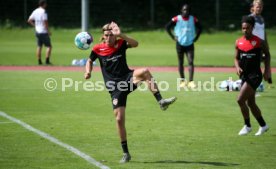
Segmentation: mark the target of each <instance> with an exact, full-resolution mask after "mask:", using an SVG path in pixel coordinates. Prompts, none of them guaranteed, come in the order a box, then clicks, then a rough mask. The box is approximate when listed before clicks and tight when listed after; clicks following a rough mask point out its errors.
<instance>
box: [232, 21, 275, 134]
mask: <svg viewBox="0 0 276 169" xmlns="http://www.w3.org/2000/svg"><path fill="white" fill-rule="evenodd" d="M254 25H255V20H254V18H253V17H252V16H244V17H243V18H242V33H243V36H242V37H241V38H239V39H238V40H237V41H236V54H235V60H234V62H235V67H236V70H237V74H238V75H239V76H240V79H241V80H242V87H241V89H240V94H239V96H238V99H237V102H238V104H239V106H240V109H241V112H242V115H243V118H244V123H245V125H244V127H243V128H242V129H241V130H240V132H239V135H246V134H248V133H249V132H250V131H251V130H252V129H251V124H250V117H249V108H250V110H251V112H252V114H253V115H254V117H255V118H256V120H257V121H258V123H259V125H260V128H259V130H258V132H257V133H256V134H255V135H256V136H259V135H262V134H263V133H264V132H266V131H267V130H268V126H267V124H266V122H265V120H264V119H263V117H262V114H261V110H260V109H259V107H258V106H257V104H256V101H255V93H256V89H257V88H258V86H259V85H260V83H261V82H262V78H263V76H264V79H265V80H266V81H267V80H268V79H269V78H270V77H271V69H270V54H269V51H268V49H267V45H265V42H264V41H263V40H261V39H260V38H258V37H257V36H255V35H253V34H252V31H253V27H254ZM262 52H263V53H264V54H265V56H266V57H265V61H264V63H265V69H264V74H263V75H262V71H261V68H260V64H261V63H260V62H261V57H262Z"/></svg>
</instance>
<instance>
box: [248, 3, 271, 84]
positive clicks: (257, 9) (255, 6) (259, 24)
mask: <svg viewBox="0 0 276 169" xmlns="http://www.w3.org/2000/svg"><path fill="white" fill-rule="evenodd" d="M250 11H251V14H250V16H253V17H254V19H255V25H254V29H253V32H252V33H253V35H255V36H258V37H259V38H260V39H262V40H264V42H265V45H266V46H267V48H268V52H269V45H268V41H267V36H266V31H265V21H264V18H263V17H262V15H261V14H262V11H263V1H262V0H254V1H253V3H252V6H251V9H250ZM262 59H264V58H262ZM268 83H269V87H271V84H272V78H270V79H268Z"/></svg>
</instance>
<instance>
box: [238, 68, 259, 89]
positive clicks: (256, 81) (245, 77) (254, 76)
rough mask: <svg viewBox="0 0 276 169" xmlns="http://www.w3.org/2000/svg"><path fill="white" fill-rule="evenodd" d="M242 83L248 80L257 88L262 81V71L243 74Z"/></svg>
mask: <svg viewBox="0 0 276 169" xmlns="http://www.w3.org/2000/svg"><path fill="white" fill-rule="evenodd" d="M240 78H241V80H242V85H243V84H244V82H247V83H248V84H249V85H250V86H251V87H252V88H253V89H254V90H256V89H257V88H258V87H259V86H260V84H261V83H262V79H263V75H262V72H254V73H249V74H247V75H241V77H240Z"/></svg>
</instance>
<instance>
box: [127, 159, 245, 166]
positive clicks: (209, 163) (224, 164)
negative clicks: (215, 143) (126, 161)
mask: <svg viewBox="0 0 276 169" xmlns="http://www.w3.org/2000/svg"><path fill="white" fill-rule="evenodd" d="M132 162H136V161H132ZM137 163H145V164H152V163H159V164H162V163H165V164H170V163H171V164H205V165H213V166H225V167H226V166H238V165H240V164H235V163H223V162H208V161H184V160H183V161H182V160H178V161H173V160H163V161H152V162H150V161H149V162H147V161H145V162H137Z"/></svg>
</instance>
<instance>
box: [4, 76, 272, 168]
mask: <svg viewBox="0 0 276 169" xmlns="http://www.w3.org/2000/svg"><path fill="white" fill-rule="evenodd" d="M153 75H154V76H155V78H156V80H157V81H162V80H165V81H168V82H169V84H170V89H169V90H168V91H166V92H162V94H163V96H164V97H170V96H177V97H178V100H177V101H176V103H175V104H174V105H172V106H171V107H170V108H169V109H168V110H167V111H165V112H163V111H161V110H160V108H159V106H158V105H157V103H156V101H155V99H154V97H153V96H152V94H151V93H150V92H149V91H144V92H143V91H135V92H134V93H132V94H130V95H129V97H128V104H127V111H126V127H127V131H128V142H129V149H130V152H131V154H132V157H133V159H132V161H131V162H130V163H128V164H123V165H121V164H119V163H118V161H119V159H120V158H121V155H122V150H121V147H120V143H119V138H118V135H117V131H116V127H115V119H114V115H113V113H112V107H111V101H110V97H109V94H108V93H107V92H106V91H102V92H100V91H93V92H88V91H84V90H83V89H82V87H81V85H79V91H75V89H74V88H68V89H66V90H65V91H61V86H58V87H57V89H56V90H55V91H53V92H49V91H46V90H45V89H44V81H45V80H46V79H47V78H55V79H56V80H57V82H58V84H59V85H60V83H61V79H62V78H72V79H73V80H74V81H82V82H84V80H83V72H54V71H37V72H33V71H23V72H20V71H0V77H1V80H0V100H1V102H0V110H1V111H3V112H5V113H7V114H9V115H11V116H13V117H15V118H17V119H20V120H21V121H24V122H26V123H28V124H29V125H31V126H33V127H35V128H37V129H39V130H41V131H44V132H46V133H48V134H50V135H52V136H53V137H55V138H58V139H59V140H61V141H63V142H65V143H67V144H69V145H71V146H73V147H75V148H78V149H79V150H81V151H82V152H85V153H86V154H88V155H90V156H92V157H93V158H95V159H96V160H98V161H100V162H102V163H103V164H104V165H107V166H109V167H110V168H112V169H128V168H129V169H130V168H131V169H168V168H170V169H183V168H195V169H198V168H204V169H216V168H217V169H221V168H225V169H226V168H227V169H228V168H242V169H248V168H251V169H255V168H256V169H259V168H266V169H273V168H275V167H276V165H275V159H276V142H275V140H276V139H275V138H276V127H275V124H276V121H275V119H276V114H275V108H276V107H275V97H276V88H272V89H265V92H262V93H260V94H261V96H260V97H257V98H256V99H257V104H258V105H259V106H260V108H261V110H262V112H263V115H264V118H265V120H266V121H267V123H268V125H269V126H270V130H269V131H268V132H267V133H265V134H264V135H263V136H260V137H255V136H254V133H255V132H256V131H257V129H258V124H257V123H256V121H255V120H254V118H253V117H252V116H251V118H252V126H253V131H252V132H251V133H250V134H249V135H248V136H244V137H240V136H238V135H237V134H238V131H239V130H240V129H241V127H242V125H243V120H242V116H241V113H240V110H239V108H238V105H237V103H236V101H235V100H236V97H237V95H238V92H221V91H217V90H216V91H214V92H207V91H201V92H192V91H188V92H184V91H181V92H178V91H176V78H177V77H178V74H177V72H170V73H166V72H162V73H160V72H153ZM229 76H233V78H234V77H236V76H235V74H234V73H223V72H221V73H199V72H196V74H195V77H196V78H195V79H196V82H198V81H208V80H210V78H211V77H214V78H215V82H218V81H220V80H225V79H227V78H228V77H229ZM234 79H235V78H234ZM273 79H276V76H275V74H273ZM99 80H102V75H101V73H100V72H94V73H93V77H92V79H91V81H99ZM9 122H10V121H9V120H7V119H5V118H3V117H1V116H0V168H1V169H2V168H3V169H18V168H20V169H38V168H39V169H76V168H77V169H94V168H96V167H95V166H93V165H91V164H89V163H88V162H87V161H85V160H84V159H82V158H80V157H78V156H76V155H75V154H73V153H71V152H69V151H67V150H65V149H64V148H61V147H60V146H58V145H56V144H53V143H51V142H49V141H48V140H45V139H43V138H41V137H40V136H38V135H36V134H34V133H32V132H30V131H28V130H26V129H24V128H23V127H21V126H19V125H18V124H15V123H9Z"/></svg>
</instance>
